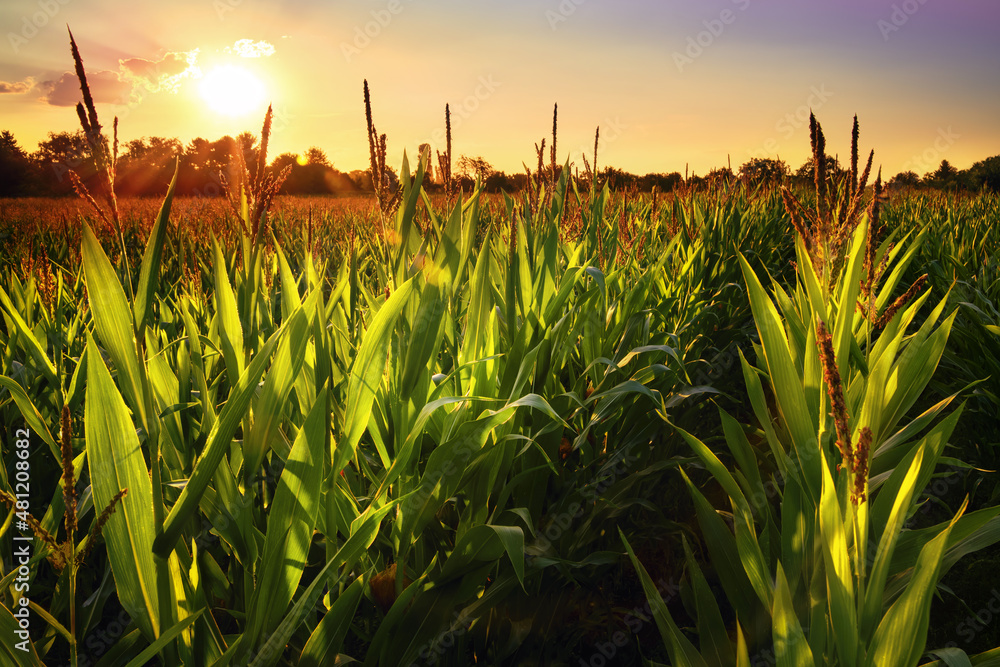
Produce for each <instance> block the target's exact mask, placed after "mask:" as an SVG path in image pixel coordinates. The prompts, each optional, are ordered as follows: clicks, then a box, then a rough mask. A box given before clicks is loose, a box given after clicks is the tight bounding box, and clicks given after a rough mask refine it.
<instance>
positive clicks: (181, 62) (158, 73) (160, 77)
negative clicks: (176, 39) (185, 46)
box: [118, 49, 201, 93]
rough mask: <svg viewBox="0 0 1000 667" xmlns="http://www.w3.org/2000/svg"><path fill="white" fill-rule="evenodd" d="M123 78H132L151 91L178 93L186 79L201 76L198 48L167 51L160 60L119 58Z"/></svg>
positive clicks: (137, 83)
mask: <svg viewBox="0 0 1000 667" xmlns="http://www.w3.org/2000/svg"><path fill="white" fill-rule="evenodd" d="M118 65H119V66H120V67H121V78H122V79H123V80H131V81H132V82H133V83H134V84H135V85H137V86H142V87H143V88H144V89H146V90H148V91H149V92H153V93H158V92H162V91H166V92H170V93H176V92H177V90H178V88H180V85H181V82H183V81H184V79H188V78H194V79H197V78H199V77H200V76H201V70H200V69H199V68H198V49H194V50H193V51H186V52H185V51H180V52H172V53H167V54H166V55H165V56H163V57H162V58H160V59H159V60H146V59H145V58H129V59H127V60H119V61H118Z"/></svg>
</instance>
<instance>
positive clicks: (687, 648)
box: [618, 528, 708, 667]
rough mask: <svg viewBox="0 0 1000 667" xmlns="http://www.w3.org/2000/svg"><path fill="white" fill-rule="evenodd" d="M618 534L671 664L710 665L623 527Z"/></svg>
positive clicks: (678, 665)
mask: <svg viewBox="0 0 1000 667" xmlns="http://www.w3.org/2000/svg"><path fill="white" fill-rule="evenodd" d="M618 535H619V536H620V537H621V539H622V543H623V544H624V545H625V549H626V551H628V557H629V559H631V561H632V565H633V566H634V567H635V569H636V572H638V573H639V580H640V581H641V582H642V590H643V592H644V593H645V594H646V599H647V600H648V601H649V606H650V608H651V609H652V611H653V619H654V620H655V621H656V627H657V628H659V630H660V636H661V637H663V641H664V642H665V643H666V645H667V653H669V654H670V662H671V664H673V665H675V666H676V667H708V664H707V663H706V662H705V659H704V658H702V657H701V656H700V655H699V654H698V649H696V648H695V647H694V644H692V643H691V641H690V640H689V639H688V638H687V637H685V636H684V635H683V633H681V631H680V629H679V628H678V627H677V624H676V623H674V619H673V618H671V616H670V612H669V611H668V610H667V605H666V604H665V603H664V602H663V598H662V597H661V596H660V591H658V590H656V585H655V584H654V583H653V580H652V579H651V578H650V576H649V573H648V572H646V568H645V567H643V565H642V563H640V562H639V559H638V558H636V557H635V552H633V551H632V545H630V544H629V543H628V540H627V539H625V533H623V532H622V529H621V528H619V529H618Z"/></svg>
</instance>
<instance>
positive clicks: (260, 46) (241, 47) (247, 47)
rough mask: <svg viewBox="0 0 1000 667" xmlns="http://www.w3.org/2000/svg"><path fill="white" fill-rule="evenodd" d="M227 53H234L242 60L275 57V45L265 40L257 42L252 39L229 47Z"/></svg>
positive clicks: (242, 40) (241, 40)
mask: <svg viewBox="0 0 1000 667" xmlns="http://www.w3.org/2000/svg"><path fill="white" fill-rule="evenodd" d="M226 53H232V54H235V55H237V56H240V57H241V58H265V57H267V56H273V55H274V45H273V44H269V43H268V42H265V41H263V40H261V41H259V42H255V41H253V40H251V39H240V40H237V42H236V43H235V44H233V45H232V46H227V47H226Z"/></svg>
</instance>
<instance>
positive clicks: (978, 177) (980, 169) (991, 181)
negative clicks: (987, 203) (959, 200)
mask: <svg viewBox="0 0 1000 667" xmlns="http://www.w3.org/2000/svg"><path fill="white" fill-rule="evenodd" d="M969 177H970V181H971V184H972V187H974V188H976V189H977V190H978V189H979V188H986V189H987V190H991V191H993V192H1000V155H994V156H993V157H990V158H986V159H985V160H981V161H979V162H977V163H975V164H974V165H972V168H971V169H969Z"/></svg>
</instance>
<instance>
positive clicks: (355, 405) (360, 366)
mask: <svg viewBox="0 0 1000 667" xmlns="http://www.w3.org/2000/svg"><path fill="white" fill-rule="evenodd" d="M413 289H414V278H411V279H409V280H407V281H406V282H405V283H403V284H402V285H401V286H400V287H398V288H397V289H396V291H395V292H393V293H392V296H390V297H389V299H388V301H386V302H385V303H384V304H383V305H382V307H381V308H379V311H378V313H377V314H376V315H375V318H374V319H373V320H372V323H371V326H369V327H368V330H367V331H366V332H365V335H364V338H363V340H362V343H361V349H360V350H359V351H358V356H357V358H356V359H355V360H354V365H353V366H352V368H351V377H350V380H349V381H348V386H347V415H346V417H345V419H344V434H345V435H344V437H343V439H342V440H341V441H340V443H339V444H338V445H337V456H336V460H335V461H334V462H333V471H334V472H335V473H336V472H340V471H341V470H342V469H343V468H344V466H345V465H347V462H348V461H349V460H350V459H351V458H352V457H353V456H354V450H355V448H356V447H357V446H358V442H359V441H360V440H361V436H362V434H364V432H365V429H366V428H367V427H368V417H369V415H370V413H371V408H372V404H373V403H374V402H375V392H376V391H377V390H378V387H379V385H380V384H382V376H383V375H384V374H385V365H386V356H387V355H388V353H389V343H390V341H391V340H392V334H393V330H394V328H395V325H396V318H397V317H398V316H399V313H400V312H401V311H402V310H403V307H404V306H406V304H407V303H408V302H409V300H410V295H411V294H412V293H413Z"/></svg>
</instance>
